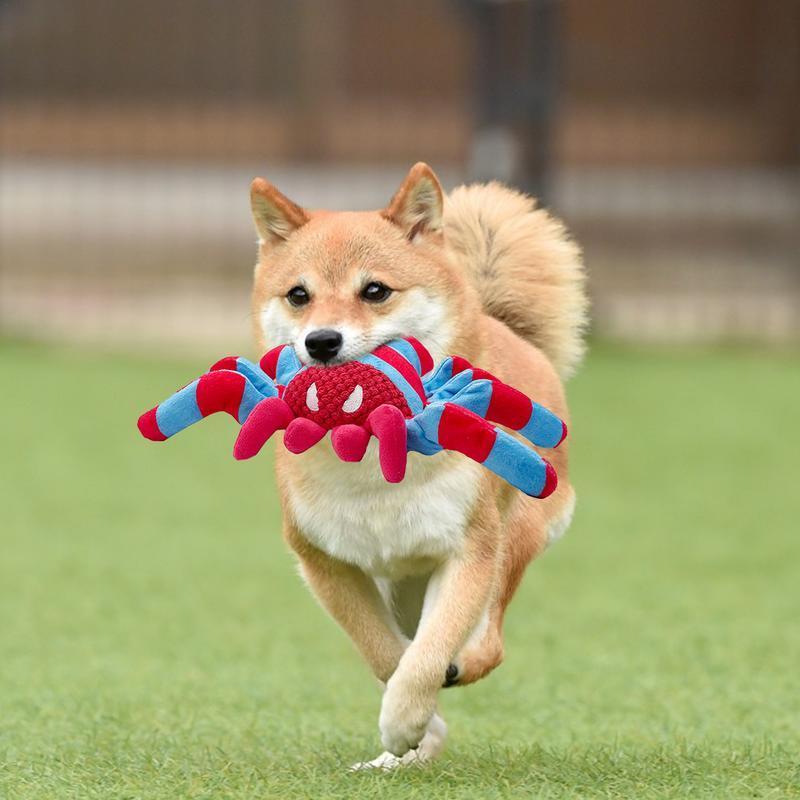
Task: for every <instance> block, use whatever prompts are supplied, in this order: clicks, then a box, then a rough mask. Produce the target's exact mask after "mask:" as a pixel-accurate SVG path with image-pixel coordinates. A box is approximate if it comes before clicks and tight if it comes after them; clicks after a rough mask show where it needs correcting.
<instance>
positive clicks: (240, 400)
mask: <svg viewBox="0 0 800 800" xmlns="http://www.w3.org/2000/svg"><path fill="white" fill-rule="evenodd" d="M263 399H264V395H263V394H262V393H261V392H260V391H259V390H258V389H257V388H256V387H255V386H254V385H253V384H252V383H251V382H250V381H249V380H248V379H247V378H246V377H245V376H244V375H242V374H241V373H238V372H233V371H231V370H227V369H220V370H216V371H214V372H207V373H206V374H205V375H203V376H202V377H200V378H198V379H197V380H195V381H192V382H191V383H190V384H189V385H188V386H184V387H183V389H181V390H180V391H178V392H175V394H173V395H172V397H169V398H167V399H166V400H165V401H164V402H163V403H160V404H159V405H157V406H156V407H155V408H151V409H150V410H149V411H147V412H145V413H144V414H142V416H141V417H139V422H138V425H139V430H140V431H141V433H142V435H143V436H145V437H146V438H147V439H152V440H153V441H156V442H161V441H164V440H165V439H168V438H169V437H170V436H174V435H175V434H176V433H178V432H180V431H182V430H183V429H184V428H188V427H189V425H193V424H194V423H195V422H199V421H200V420H201V419H203V418H204V417H207V416H208V415H209V414H214V413H216V412H218V411H225V412H226V413H228V414H230V415H231V416H232V417H233V418H234V419H235V420H236V421H237V422H240V423H241V422H244V421H245V420H246V419H247V417H248V416H249V414H250V412H251V411H252V410H253V408H254V407H255V405H256V403H258V402H259V401H261V400H263Z"/></svg>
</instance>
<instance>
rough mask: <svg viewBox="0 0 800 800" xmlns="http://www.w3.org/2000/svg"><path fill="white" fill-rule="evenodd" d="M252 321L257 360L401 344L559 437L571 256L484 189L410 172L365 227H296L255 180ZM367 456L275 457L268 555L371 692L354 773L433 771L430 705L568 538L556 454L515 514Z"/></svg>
mask: <svg viewBox="0 0 800 800" xmlns="http://www.w3.org/2000/svg"><path fill="white" fill-rule="evenodd" d="M251 202H252V211H253V217H254V219H255V224H256V229H257V231H258V235H259V250H258V263H257V265H256V270H255V283H254V290H253V301H252V302H253V319H254V323H255V335H256V340H257V343H258V345H259V347H260V348H261V350H262V351H263V350H266V349H267V348H269V347H272V346H275V345H278V344H281V343H289V344H291V345H293V346H294V348H295V349H296V351H297V353H298V355H299V357H300V359H301V361H303V362H304V363H307V364H314V365H326V364H327V365H333V364H338V363H341V362H343V361H347V360H350V359H353V358H356V357H358V356H361V355H364V354H366V353H368V352H370V351H371V350H373V349H374V348H376V347H377V346H379V345H381V344H383V343H385V342H387V341H390V340H392V339H396V338H398V337H402V336H413V337H415V338H416V339H418V340H419V341H420V342H422V344H424V345H425V346H426V347H427V348H428V349H429V350H430V352H431V354H432V355H433V358H434V360H435V361H438V360H440V359H442V358H444V357H445V356H447V355H449V354H458V355H460V356H463V357H465V358H467V359H468V360H469V361H470V362H472V363H474V364H477V365H480V366H481V367H483V368H484V369H486V370H488V371H489V372H491V373H493V374H494V375H496V376H497V377H498V378H500V379H501V380H503V381H507V382H509V383H512V384H513V385H514V386H516V387H517V388H519V389H520V390H522V391H523V392H525V393H526V394H528V395H529V396H531V397H534V398H535V399H536V400H537V401H538V402H540V403H542V404H543V405H545V406H547V407H548V408H549V409H551V410H552V411H553V412H554V413H556V414H558V415H559V416H560V417H561V418H562V419H564V420H568V413H567V407H566V402H565V398H564V391H563V388H562V383H561V381H562V379H563V378H565V377H566V376H568V375H569V374H570V373H571V372H572V371H573V370H574V369H575V367H576V366H577V364H578V362H579V360H580V358H581V355H582V352H583V344H582V332H583V327H584V324H585V319H586V298H585V293H584V273H583V267H582V264H581V259H580V254H579V250H578V248H577V246H576V245H575V244H574V243H572V242H571V241H570V239H569V238H568V237H567V235H566V233H565V230H564V228H563V227H562V225H561V224H560V223H559V222H557V221H556V220H554V219H553V218H552V217H551V216H549V215H548V214H547V213H546V212H545V211H543V210H540V209H537V208H536V207H535V204H534V201H533V200H532V199H531V198H529V197H526V196H524V195H521V194H519V193H517V192H515V191H512V190H511V189H508V188H506V187H504V186H502V185H500V184H487V185H474V186H462V187H459V188H457V189H455V190H454V191H453V192H452V193H451V194H450V195H449V196H447V197H445V196H444V194H443V192H442V188H441V186H440V184H439V181H438V179H437V178H436V176H435V174H434V173H433V171H432V170H431V168H430V167H428V166H427V165H426V164H422V163H420V164H416V165H415V166H414V167H413V168H412V169H411V171H410V172H409V173H408V175H407V177H406V178H405V180H404V181H403V183H402V185H401V186H400V188H399V189H398V191H397V192H396V194H395V195H394V197H393V198H392V199H391V201H390V202H389V204H388V206H387V207H386V208H385V209H383V210H381V211H375V212H343V213H333V212H325V211H307V210H305V209H303V208H301V207H299V206H297V205H295V204H294V203H293V202H292V201H291V200H289V199H288V198H286V197H285V196H284V195H283V194H281V193H280V192H279V191H278V190H277V189H276V188H275V187H273V186H272V185H270V184H269V183H268V182H267V181H265V180H263V179H260V178H257V179H256V180H255V181H253V184H252V187H251ZM375 447H376V443H375V442H374V441H373V443H372V444H371V445H370V448H369V450H368V451H367V454H366V456H365V458H364V459H363V461H362V462H360V463H357V464H343V463H342V462H341V461H340V460H339V459H338V458H337V457H336V456H335V454H334V453H333V451H332V449H331V447H330V444H329V442H326V441H324V442H321V443H320V444H319V445H318V446H316V447H314V448H312V449H311V450H309V451H308V452H306V453H304V454H302V455H289V454H287V453H286V452H284V450H283V449H282V448H278V450H277V455H276V466H277V479H278V484H279V488H280V495H281V502H282V507H283V529H284V536H285V538H286V540H287V542H288V544H289V545H290V547H291V548H292V549H293V550H294V552H295V553H296V555H297V558H298V560H299V565H300V570H301V573H302V575H303V577H304V578H305V580H306V582H307V584H308V586H309V588H310V589H311V591H312V592H313V593H314V595H315V596H316V597H317V599H318V600H319V602H320V603H321V605H322V606H323V607H324V608H325V609H326V610H327V611H328V613H329V614H330V615H331V616H332V617H333V618H334V619H335V620H336V621H337V622H338V623H339V625H341V627H342V628H343V629H344V630H345V632H346V633H347V634H348V636H349V637H350V638H351V639H352V641H353V643H354V644H355V646H356V647H357V648H358V650H359V651H360V653H361V655H362V656H363V658H364V659H365V660H366V662H367V664H368V665H369V667H370V668H371V670H372V671H373V673H374V674H375V676H376V677H377V678H378V680H379V681H381V683H382V684H383V685H384V692H383V700H382V704H381V711H380V720H379V727H380V734H381V739H382V742H383V746H384V748H385V751H386V752H384V753H383V754H382V755H380V756H378V757H377V758H376V759H374V760H373V761H369V762H364V764H362V765H361V766H374V767H383V768H387V767H393V766H396V765H398V764H401V763H408V762H411V761H425V760H428V759H431V758H433V757H435V756H436V755H437V754H438V753H439V752H441V750H442V748H443V746H444V739H445V734H446V726H445V724H444V722H443V720H442V719H441V717H440V716H439V715H438V714H437V707H436V703H437V695H438V693H439V691H440V689H441V688H442V687H443V686H450V685H459V686H461V685H465V684H469V683H472V682H473V681H476V680H478V679H479V678H482V677H484V676H485V675H487V674H488V673H489V672H491V671H492V670H493V669H494V668H495V667H496V666H497V665H498V664H500V662H501V661H502V659H503V616H504V614H505V610H506V607H507V606H508V603H509V602H510V600H511V598H512V596H513V595H514V592H515V590H516V589H517V586H518V585H519V582H520V580H521V578H522V575H523V573H524V571H525V568H526V567H527V565H528V563H529V562H530V561H531V560H532V559H533V558H534V557H536V556H537V555H538V554H539V553H541V552H542V551H543V550H544V548H545V547H546V546H547V544H548V542H550V541H551V540H553V539H555V538H557V537H558V536H560V535H561V534H562V533H563V532H564V531H565V530H566V528H567V527H568V525H569V523H570V519H571V516H572V512H573V508H574V504H575V495H574V492H573V489H572V487H571V485H570V481H569V471H568V463H567V455H568V454H567V447H568V446H567V444H566V443H565V444H564V445H562V446H561V447H560V448H559V449H558V450H554V451H548V452H547V454H546V455H547V458H548V459H549V460H550V461H551V462H552V464H553V466H554V467H555V468H556V470H557V472H558V477H559V484H558V488H557V489H556V491H555V492H554V493H553V494H552V495H551V496H550V497H548V498H546V499H544V500H537V499H533V498H530V497H527V496H525V495H523V494H522V493H520V492H519V491H517V490H516V489H513V488H512V487H510V486H509V485H508V484H506V483H504V482H502V481H500V480H499V479H498V478H496V477H495V476H494V475H492V474H491V473H490V472H489V471H488V470H485V469H483V468H482V467H481V466H480V465H478V464H475V463H474V462H472V461H470V460H469V459H467V458H465V457H464V456H462V455H459V454H457V453H447V452H444V453H440V454H438V455H436V456H434V457H430V458H427V457H423V456H420V455H417V454H411V455H410V458H409V464H408V471H407V474H406V477H405V480H404V481H403V482H402V483H399V484H389V483H386V482H385V481H384V479H383V477H382V476H381V472H380V469H379V466H378V462H377V456H376V450H375Z"/></svg>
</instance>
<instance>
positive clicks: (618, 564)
mask: <svg viewBox="0 0 800 800" xmlns="http://www.w3.org/2000/svg"><path fill="white" fill-rule="evenodd" d="M210 360H212V359H208V361H209V362H210ZM0 364H2V368H3V375H4V377H3V380H2V395H0V396H2V401H3V402H2V409H3V414H2V417H0V446H1V447H2V473H1V474H0V499H1V500H2V517H1V518H0V544H1V545H2V557H1V558H0V797H2V798H4V800H5V798H8V799H9V800H11V799H12V798H14V799H16V798H24V799H25V800H35V799H36V798H81V800H89V799H90V798H103V800H107V799H108V798H164V799H165V800H175V799H176V798H184V797H191V798H236V800H242V799H243V798H273V797H276V798H295V797H314V798H329V797H330V798H360V797H382V798H383V797H387V798H392V797H398V798H400V797H402V798H445V797H448V798H449V797H463V798H483V797H547V798H556V797H558V798H576V797H631V798H651V797H652V798H655V797H670V798H672V797H691V798H703V797H713V798H733V797H776V798H777V797H787V796H800V785H799V783H798V782H799V781H800V777H799V776H800V773H798V759H799V758H800V678H799V677H798V676H800V522H798V520H800V488H798V479H799V478H800V469H799V467H798V450H799V449H800V421H799V420H798V417H799V416H800V415H798V411H799V410H800V402H799V401H798V398H799V397H800V361H799V360H798V359H797V357H796V356H792V355H789V354H784V355H778V354H772V355H770V354H760V353H755V352H747V351H736V352H727V351H720V352H711V351H709V352H705V353H702V354H692V353H685V352H678V351H663V350H661V351H651V352H648V351H630V350H619V349H609V348H597V349H596V350H595V352H594V353H593V355H592V357H591V358H590V359H589V361H588V363H587V365H586V367H585V369H584V370H583V371H582V373H581V374H580V376H579V377H578V378H576V379H575V380H574V381H573V383H572V384H571V386H570V394H571V400H572V408H573V425H572V428H571V430H572V448H573V449H572V454H573V465H574V466H573V470H574V482H575V484H576V486H577V489H578V496H579V503H578V513H577V515H576V519H575V524H574V526H573V528H572V530H571V531H570V532H569V534H568V535H567V537H566V538H565V539H564V540H563V541H562V542H561V543H559V544H558V545H557V546H556V547H554V548H553V549H552V550H551V551H550V552H549V553H548V554H547V555H546V556H545V557H544V558H543V559H542V560H540V561H539V562H538V563H536V564H535V565H534V566H533V567H532V569H531V570H530V571H529V573H528V576H527V579H526V581H525V583H524V585H523V587H522V589H521V591H520V593H519V595H518V596H517V598H516V600H515V602H514V604H513V605H512V607H511V612H510V614H509V617H508V625H507V660H506V663H505V664H504V665H503V667H502V668H501V669H499V670H498V671H497V672H496V673H495V674H494V675H493V676H492V677H491V678H490V679H489V680H487V681H484V682H482V683H481V684H479V685H477V686H475V687H471V688H469V689H465V690H450V691H448V692H446V693H445V695H444V697H443V706H444V714H445V717H446V718H447V720H448V722H449V725H450V734H451V739H450V746H449V748H448V751H447V753H446V755H445V756H444V757H443V758H442V760H441V761H439V762H437V763H436V764H435V765H432V766H430V767H428V768H427V769H424V770H407V771H401V772H397V773H393V774H357V775H351V774H348V773H347V772H346V767H347V765H348V764H350V763H351V762H354V761H357V760H360V759H364V758H369V757H373V756H375V755H377V753H378V751H379V749H380V748H379V740H378V733H377V714H378V708H379V693H378V690H377V688H376V686H375V685H374V684H373V682H372V680H371V678H370V676H369V675H368V672H367V670H366V668H365V667H364V666H363V664H362V663H361V662H360V660H359V658H358V657H357V656H356V654H355V652H354V651H353V650H352V649H351V647H350V645H349V643H348V642H347V640H346V639H345V637H344V635H343V634H342V633H340V632H339V630H338V629H337V628H336V627H335V626H334V624H333V623H332V622H330V621H329V620H328V619H327V618H326V617H325V615H324V614H323V613H322V612H321V611H320V610H319V609H318V608H317V607H316V606H315V604H314V602H313V601H312V599H311V597H310V596H309V595H308V593H307V591H306V590H305V589H304V587H303V586H302V585H301V582H300V580H299V579H298V578H297V576H296V573H295V569H294V565H293V562H292V559H291V557H290V556H289V555H288V554H287V552H286V551H285V548H284V546H283V544H282V542H281V539H280V535H279V511H278V506H277V502H276V496H275V491H274V488H273V480H272V475H271V468H270V463H269V462H270V457H269V456H264V457H261V458H260V459H257V460H256V461H254V462H245V463H237V462H235V461H234V460H233V459H232V458H231V457H230V455H229V453H230V449H231V446H232V442H233V438H234V432H235V426H234V425H233V423H232V422H231V420H230V419H228V418H224V419H223V418H215V419H212V420H208V421H206V422H205V423H204V424H203V425H202V426H198V427H197V428H195V429H193V430H191V431H189V432H187V433H185V434H183V435H182V436H181V437H179V438H178V439H176V440H175V441H173V442H171V443H169V444H167V445H160V446H157V445H153V444H150V443H147V442H145V441H143V440H142V439H140V438H139V436H138V433H137V432H136V429H135V426H134V421H135V418H136V416H137V415H138V413H139V412H141V411H142V410H144V409H145V408H147V407H148V406H150V405H152V404H153V403H154V402H155V401H157V400H159V399H161V398H163V397H164V396H166V395H167V394H168V393H169V392H170V391H172V390H173V389H174V388H176V387H177V386H178V385H180V384H181V383H182V382H185V381H187V380H189V379H190V378H191V377H193V376H194V375H196V374H198V373H199V372H200V371H202V369H203V368H204V367H205V366H207V364H206V363H205V362H204V361H203V360H197V361H195V362H191V363H190V362H187V361H184V362H170V361H166V360H148V359H145V358H141V357H139V358H134V357H120V358H112V357H109V356H103V355H92V354H86V353H80V352H72V351H66V350H54V349H46V348H41V347H35V346H32V345H30V346H29V345H23V344H10V343H6V344H5V345H2V346H0Z"/></svg>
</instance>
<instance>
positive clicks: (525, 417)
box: [437, 372, 567, 447]
mask: <svg viewBox="0 0 800 800" xmlns="http://www.w3.org/2000/svg"><path fill="white" fill-rule="evenodd" d="M469 374H470V373H469V372H462V373H461V374H460V375H457V376H456V377H455V378H453V379H452V380H453V382H455V381H459V382H460V380H461V378H462V376H467V375H469ZM449 385H450V384H446V385H445V386H444V387H443V388H442V390H441V391H440V392H439V393H437V395H439V396H438V399H439V400H441V401H444V402H450V403H455V404H456V405H459V406H463V407H464V408H466V409H469V410H470V411H472V412H473V413H475V414H477V415H478V416H479V417H484V418H485V419H487V420H489V421H491V422H497V423H499V424H500V425H505V427H507V428H511V430H514V431H519V432H520V433H521V434H522V435H523V436H524V437H525V438H526V439H528V440H529V441H531V442H533V444H535V445H537V446H538V447H558V446H559V445H560V444H561V442H563V441H564V439H565V438H566V436H567V426H566V425H565V424H564V422H563V421H562V420H561V419H560V418H559V417H557V416H556V415H555V414H554V413H553V412H552V411H550V410H549V409H547V408H545V407H544V406H542V405H539V403H536V402H534V401H533V400H531V399H530V397H528V396H527V395H525V394H523V393H522V392H520V391H519V390H517V389H514V388H513V387H512V386H508V384H505V383H503V382H502V381H499V380H497V379H494V378H492V379H489V378H481V379H480V380H472V381H470V382H468V383H467V384H466V386H463V387H459V388H458V389H457V390H456V391H455V393H454V394H452V395H451V396H450V397H447V396H446V394H445V390H446V389H447V387H448V386H449Z"/></svg>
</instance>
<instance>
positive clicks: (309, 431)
mask: <svg viewBox="0 0 800 800" xmlns="http://www.w3.org/2000/svg"><path fill="white" fill-rule="evenodd" d="M433 367H434V365H433V360H432V359H431V356H430V354H429V353H428V351H427V350H426V349H425V348H424V347H423V346H422V345H421V344H420V343H419V342H418V341H416V340H415V339H412V338H406V339H397V340H394V341H392V342H389V343H388V344H384V345H381V346H380V347H378V348H376V349H375V350H374V351H373V352H372V353H369V354H367V355H365V356H362V357H361V358H358V359H355V360H352V361H347V362H345V363H342V364H335V365H324V366H314V365H308V366H307V365H304V364H302V363H301V362H300V360H299V359H298V357H297V355H296V353H295V351H294V350H293V349H292V348H291V347H289V346H288V345H281V346H280V347H276V348H274V349H273V350H270V351H269V352H268V353H267V354H266V355H265V356H264V357H263V358H262V359H261V361H260V362H259V364H258V365H256V364H253V363H252V362H250V361H247V360H246V359H243V358H236V357H233V356H232V357H228V358H224V359H222V360H221V361H218V362H217V363H216V364H214V365H213V366H212V367H211V370H210V371H209V372H207V373H206V374H205V375H203V376H202V377H200V378H198V379H197V380H195V381H193V382H192V383H190V384H189V385H188V386H186V387H184V388H183V389H181V390H180V391H179V392H177V393H176V394H174V395H173V396H172V397H170V398H168V399H167V400H165V401H164V402H163V403H161V404H160V405H158V406H156V407H155V408H152V409H150V411H148V412H146V413H145V414H143V415H142V416H141V417H140V418H139V430H140V431H141V433H142V434H143V435H144V436H145V437H147V438H148V439H152V440H155V441H163V440H164V439H167V438H169V437H170V436H173V435H174V434H175V433H178V432H179V431H181V430H183V429H184V428H186V427H188V426H189V425H191V424H193V423H194V422H197V421H199V420H200V419H202V418H203V417H206V416H208V415H209V414H213V413H215V412H217V411H226V412H227V413H229V414H230V415H231V416H233V417H234V418H235V419H236V420H237V421H238V422H239V423H240V424H241V426H242V428H241V430H240V432H239V436H238V438H237V440H236V444H235V446H234V456H235V457H236V458H237V459H248V458H252V457H253V456H255V455H256V454H257V453H258V452H259V451H260V450H261V448H262V447H263V446H264V443H265V442H266V441H267V440H268V439H269V438H270V437H271V436H272V435H273V434H274V433H275V432H276V431H278V430H284V431H285V433H284V445H285V447H286V449H287V450H289V451H290V452H293V453H303V452H305V451H306V450H309V449H310V448H311V447H313V446H314V445H316V444H317V443H318V442H319V441H321V440H322V439H323V438H324V437H325V436H326V435H327V433H328V432H329V431H330V433H331V444H332V446H333V450H334V452H335V453H336V455H337V456H338V457H339V458H340V459H341V460H342V461H350V462H353V461H361V459H362V458H363V457H364V454H365V452H366V450H367V445H368V444H369V441H370V438H371V437H372V436H375V438H376V439H377V440H378V443H379V447H378V457H379V461H380V466H381V471H382V472H383V475H384V477H385V478H386V480H387V481H389V482H391V483H397V482H399V481H401V480H402V479H403V477H404V475H405V471H406V461H407V457H408V453H409V452H412V451H413V452H418V453H422V454H424V455H434V454H436V453H439V452H441V451H442V450H454V451H457V452H460V453H463V454H464V455H466V456H468V457H469V458H472V459H473V460H474V461H477V462H478V463H481V464H483V466H485V467H487V468H488V469H489V470H491V471H492V472H494V473H495V474H497V475H499V476H500V477H501V478H503V479H505V480H507V481H508V482H509V483H511V484H512V485H513V486H516V487H517V488H518V489H520V490H521V491H523V492H525V493H526V494H528V495H531V496H533V497H546V496H547V495H549V494H551V493H552V492H553V491H554V490H555V488H556V484H557V478H556V473H555V470H554V469H553V467H552V466H551V465H550V463H549V462H547V461H545V460H544V459H543V458H542V457H541V456H540V455H539V454H538V453H537V452H536V451H535V450H533V449H532V448H531V447H528V446H527V445H525V444H523V443H522V442H521V441H520V440H519V439H517V438H515V437H513V436H511V435H510V434H508V433H506V432H505V431H503V430H502V429H500V428H497V427H495V426H494V425H492V424H491V422H496V423H498V424H500V425H503V426H505V427H507V428H510V429H512V430H515V431H518V432H519V433H520V434H521V435H522V436H523V437H525V438H526V439H528V441H530V442H531V443H533V444H534V445H536V446H538V447H545V448H551V447H558V445H559V444H561V442H562V441H563V440H564V438H565V437H566V434H567V429H566V425H565V424H564V423H563V422H562V421H561V420H560V419H559V418H558V417H557V416H556V415H555V414H553V413H552V412H551V411H549V410H548V409H546V408H544V407H543V406H541V405H539V404H538V403H535V402H534V401H532V400H531V399H530V398H528V397H527V396H526V395H524V394H522V392H519V391H518V390H516V389H514V388H512V387H511V386H508V385H507V384H505V383H503V382H502V381H500V380H498V379H497V378H495V377H494V376H493V375H491V374H489V373H488V372H485V371H484V370H481V369H478V368H477V367H473V366H472V365H471V364H469V362H467V361H466V360H465V359H463V358H460V357H459V356H450V357H448V358H446V359H444V361H442V362H441V363H440V364H439V365H438V367H436V368H435V369H434V368H433Z"/></svg>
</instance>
